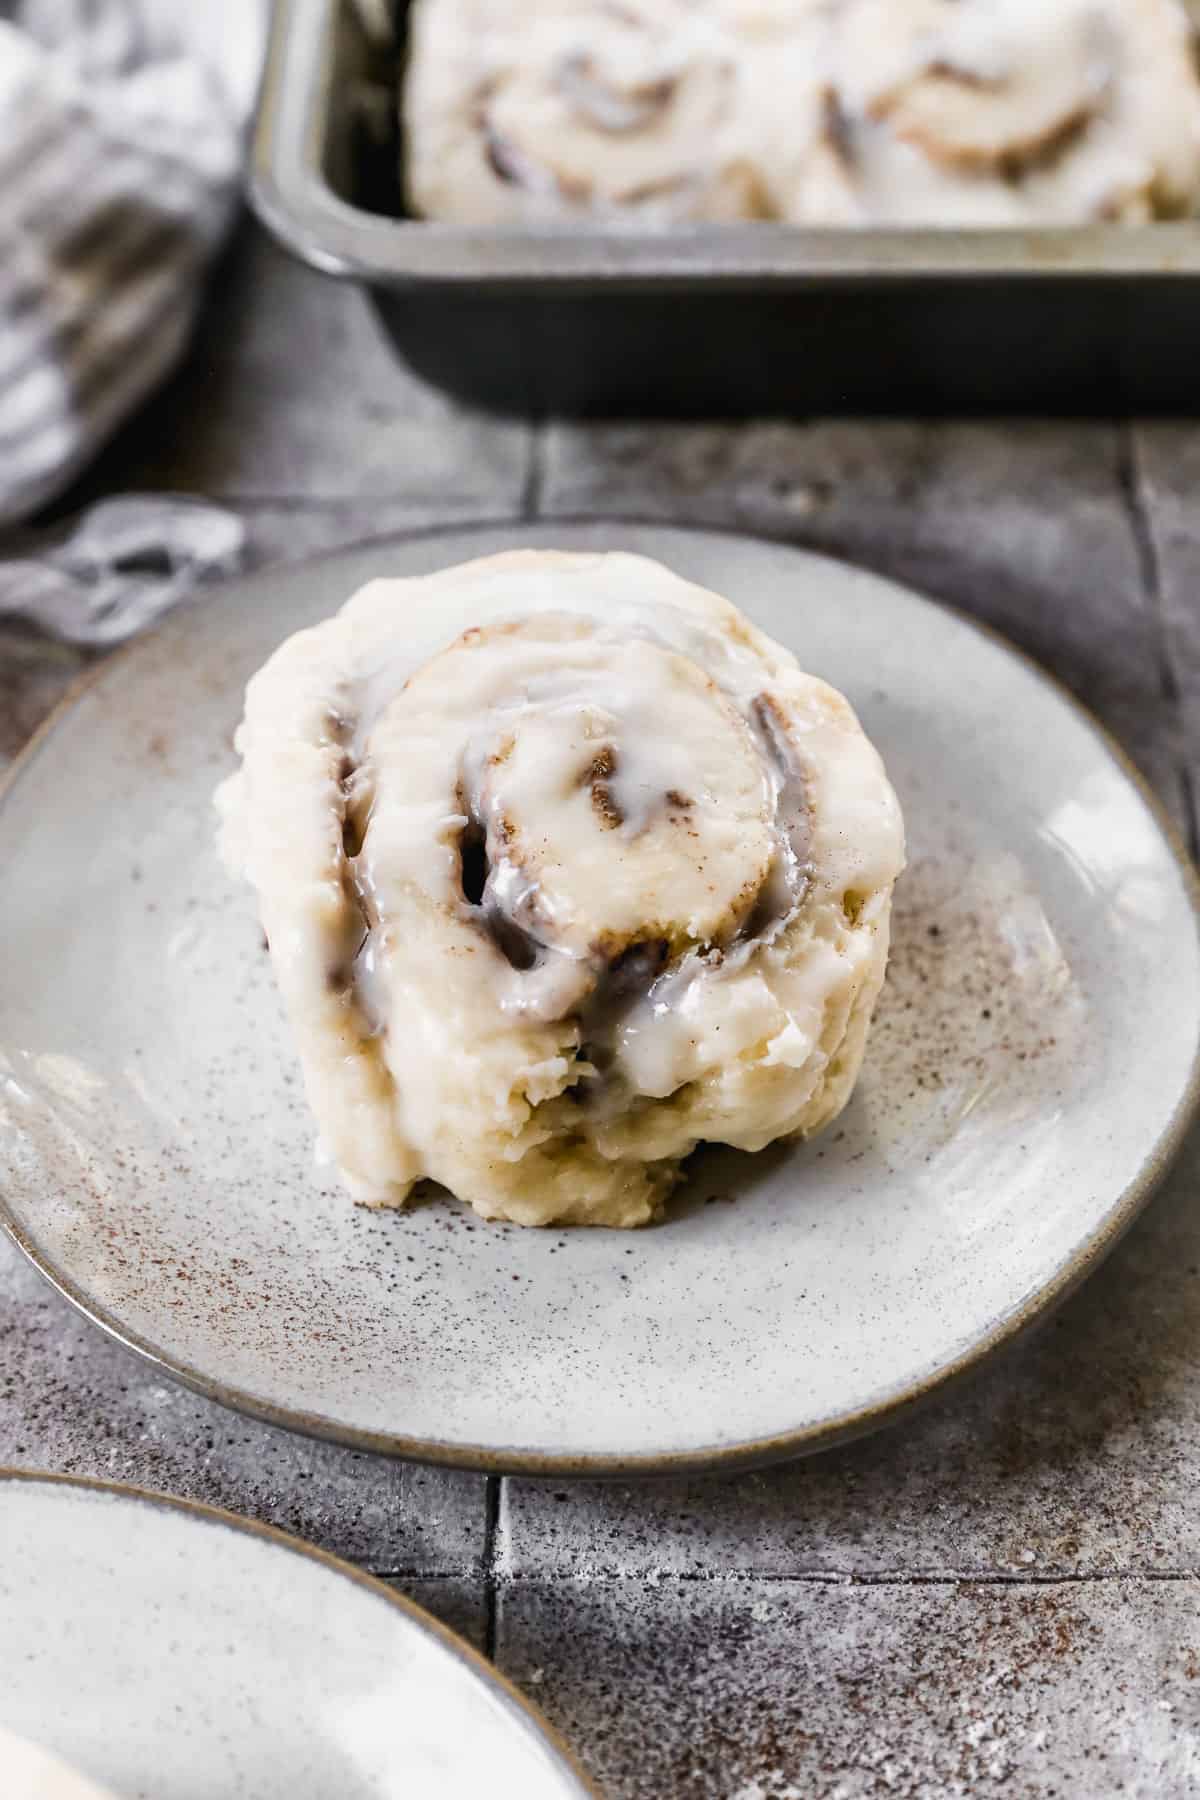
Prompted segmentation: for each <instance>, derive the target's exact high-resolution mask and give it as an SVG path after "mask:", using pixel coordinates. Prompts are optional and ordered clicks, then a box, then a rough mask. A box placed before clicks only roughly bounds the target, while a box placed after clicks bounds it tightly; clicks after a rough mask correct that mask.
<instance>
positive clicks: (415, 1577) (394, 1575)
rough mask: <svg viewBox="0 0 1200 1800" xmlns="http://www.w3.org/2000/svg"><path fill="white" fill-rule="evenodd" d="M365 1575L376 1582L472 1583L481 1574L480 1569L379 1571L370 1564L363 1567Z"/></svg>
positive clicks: (392, 1569)
mask: <svg viewBox="0 0 1200 1800" xmlns="http://www.w3.org/2000/svg"><path fill="white" fill-rule="evenodd" d="M362 1568H363V1572H364V1574H367V1575H370V1576H372V1577H373V1578H374V1580H376V1581H470V1580H472V1579H473V1578H475V1577H477V1576H478V1574H479V1570H478V1568H465V1569H395V1568H381V1569H377V1568H375V1567H373V1565H372V1564H370V1563H364V1564H363V1565H362Z"/></svg>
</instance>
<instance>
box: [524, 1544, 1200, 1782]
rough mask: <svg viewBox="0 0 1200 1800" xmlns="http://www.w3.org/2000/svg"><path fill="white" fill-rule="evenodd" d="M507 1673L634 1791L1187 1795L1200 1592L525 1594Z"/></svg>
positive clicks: (804, 1589)
mask: <svg viewBox="0 0 1200 1800" xmlns="http://www.w3.org/2000/svg"><path fill="white" fill-rule="evenodd" d="M500 1608H501V1613H500V1616H501V1639H500V1643H501V1649H500V1661H501V1666H502V1667H503V1668H504V1669H505V1671H506V1673H508V1674H509V1675H510V1676H512V1678H513V1679H514V1680H515V1681H516V1682H517V1683H518V1684H519V1685H520V1686H522V1687H523V1688H524V1689H525V1691H526V1693H528V1694H529V1695H530V1696H531V1697H532V1698H534V1699H536V1701H537V1702H538V1704H539V1705H540V1706H542V1707H543V1708H544V1710H545V1711H546V1713H547V1714H548V1716H549V1718H550V1719H551V1720H552V1722H553V1723H554V1724H555V1725H557V1726H558V1727H559V1729H560V1730H561V1731H562V1732H563V1733H564V1734H565V1735H566V1737H567V1739H568V1740H569V1741H570V1742H571V1743H572V1744H573V1745H574V1746H575V1749H576V1751H577V1752H578V1753H579V1754H580V1755H581V1757H582V1758H583V1760H584V1761H585V1763H586V1765H587V1766H588V1767H589V1769H590V1771H591V1773H592V1774H593V1775H594V1777H595V1778H596V1780H597V1781H598V1783H599V1785H600V1788H601V1790H602V1792H604V1793H606V1794H608V1795H609V1796H613V1797H616V1796H621V1797H622V1800H663V1797H664V1796H667V1795H669V1796H670V1797H671V1800H884V1797H885V1796H886V1797H887V1800H991V1797H992V1796H995V1797H996V1800H1016V1797H1018V1796H1019V1800H1106V1797H1108V1796H1115V1795H1121V1796H1123V1800H1187V1797H1188V1796H1191V1795H1193V1794H1195V1792H1196V1789H1197V1782H1198V1780H1200V1762H1198V1756H1200V1751H1198V1749H1197V1745H1198V1741H1200V1740H1198V1738H1197V1732H1198V1731H1200V1609H1198V1606H1197V1589H1196V1585H1195V1583H1194V1582H1191V1581H1183V1582H1169V1581H1159V1582H1135V1581H1128V1582H1126V1581H1097V1582H1066V1583H1036V1584H1035V1583H1016V1584H1009V1583H997V1584H985V1583H971V1582H964V1583H956V1584H950V1583H941V1582H934V1583H916V1584H913V1583H895V1584H882V1585H865V1586H864V1585H857V1584H848V1583H828V1582H800V1581H779V1582H767V1581H754V1580H750V1581H730V1580H724V1581H723V1580H712V1581H695V1582H687V1581H680V1580H676V1579H664V1580H662V1581H660V1582H659V1583H657V1584H647V1583H645V1582H643V1581H640V1580H631V1579H625V1580H620V1579H618V1580H613V1581H604V1580H596V1581H587V1580H581V1579H576V1580H569V1579H564V1580H562V1581H554V1582H551V1581H521V1582H515V1583H513V1584H512V1585H511V1586H509V1587H506V1588H505V1589H503V1590H502V1593H501V1597H500Z"/></svg>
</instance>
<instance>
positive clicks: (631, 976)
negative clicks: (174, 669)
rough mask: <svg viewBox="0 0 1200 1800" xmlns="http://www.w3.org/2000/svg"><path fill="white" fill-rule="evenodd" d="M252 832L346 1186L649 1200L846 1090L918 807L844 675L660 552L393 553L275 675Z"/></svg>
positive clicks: (551, 1216) (241, 792)
mask: <svg viewBox="0 0 1200 1800" xmlns="http://www.w3.org/2000/svg"><path fill="white" fill-rule="evenodd" d="M237 744H238V748H239V750H240V752H241V756H242V766H241V769H240V772H239V773H238V774H236V775H235V776H233V777H232V778H231V779H230V780H229V781H228V782H227V783H226V784H225V785H224V786H223V788H222V789H221V790H220V791H219V794H218V805H219V808H220V811H221V813H222V816H223V826H222V843H223V848H224V853H225V857H226V860H227V861H228V862H229V864H230V865H231V867H233V868H234V869H235V870H236V871H238V872H240V873H243V874H245V875H246V876H247V877H248V878H249V880H250V882H251V883H252V884H253V886H254V887H255V888H256V890H257V893H258V900H259V906H260V910H261V917H262V922H263V925H264V928H265V930H266V933H267V936H268V939H269V943H270V948H271V956H272V960H273V963H274V967H275V971H276V974H277V977H278V980H279V984H280V986H281V989H282V992H283V996H284V999H285V1001H286V1004H287V1007H288V1011H289V1014H290V1017H291V1020H292V1024H293V1027H294V1029H295V1033H296V1037H297V1041H298V1044H299V1049H300V1055H301V1060H302V1062H303V1065H304V1071H305V1076H306V1081H307V1088H308V1094H309V1098H310V1101H311V1103H312V1107H313V1110H314V1112H315V1114H316V1116H317V1121H318V1124H319V1127H320V1131H321V1135H322V1137H323V1139H324V1141H325V1143H326V1145H327V1147H328V1149H329V1152H330V1154H331V1155H332V1156H333V1158H334V1159H335V1160H336V1162H337V1163H338V1165H339V1166H340V1168H341V1170H342V1171H343V1173H344V1175H345V1177H346V1180H347V1183H348V1185H349V1187H350V1189H351V1191H352V1192H353V1193H354V1194H355V1195H356V1196H357V1197H358V1198H360V1199H363V1200H366V1201H368V1202H371V1203H375V1204H399V1203H401V1202H402V1201H403V1200H404V1198H405V1197H406V1195H407V1194H408V1192H409V1190H410V1189H411V1187H412V1185H413V1183H414V1182H416V1181H417V1180H419V1179H420V1178H422V1177H431V1178H433V1179H434V1180H436V1181H439V1182H441V1183H443V1184H444V1185H445V1186H446V1187H448V1188H449V1189H451V1190H452V1192H454V1193H455V1194H457V1195H458V1196H459V1197H460V1198H461V1199H463V1200H466V1201H468V1202H469V1203H470V1204H471V1205H472V1206H473V1207H474V1208H475V1209H476V1211H477V1212H479V1213H481V1214H483V1215H484V1216H486V1217H489V1218H491V1217H499V1218H506V1219H511V1220H515V1221H517V1222H518V1223H521V1224H538V1225H541V1224H550V1223H552V1222H571V1223H578V1224H605V1225H640V1224H643V1223H645V1222H646V1221H648V1220H650V1219H652V1218H654V1217H655V1215H656V1214H657V1213H658V1212H659V1210H660V1208H661V1205H662V1202H663V1199H664V1197H665V1195H666V1194H667V1193H668V1191H669V1190H670V1188H671V1186H672V1184H673V1183H674V1182H675V1180H676V1179H677V1177H678V1174H679V1168H680V1164H681V1162H682V1160H683V1159H684V1158H685V1157H686V1156H687V1155H688V1154H689V1152H690V1151H691V1150H692V1149H693V1148H694V1147H695V1146H696V1144H697V1143H699V1142H700V1141H701V1140H717V1141H719V1142H721V1143H726V1144H733V1145H736V1146H739V1147H741V1148H743V1149H746V1150H756V1149H760V1148H762V1147H763V1146H764V1145H766V1144H768V1143H770V1142H771V1141H772V1140H774V1139H776V1138H779V1137H784V1136H790V1135H794V1134H807V1133H810V1132H813V1131H816V1130H818V1129H819V1128H820V1127H821V1126H823V1125H825V1124H827V1123H828V1122H829V1120H830V1119H832V1118H833V1117H834V1116H835V1115H836V1114H837V1113H838V1111H839V1110H840V1109H841V1108H842V1107H843V1106H844V1105H845V1103H846V1100H847V1099H848V1097H849V1095H850V1091H851V1089H852V1087H853V1085H854V1081H855V1078H856V1075H857V1073H858V1068H859V1064H860V1062H861V1059H862V1055H863V1048H864V1044H865V1041H866V1034H867V1028H868V1025H869V1022H870V1018H871V1012H872V1008H873V1006H874V1004H875V999H876V996H877V994H878V992H879V988H880V985H881V983H882V981H883V975H884V968H885V964H886V960H887V948H888V922H889V914H890V905H891V890H892V884H893V882H894V880H895V878H896V876H897V875H898V873H899V871H900V869H901V866H902V864H903V828H902V823H901V818H900V812H899V808H898V806H897V802H896V799H895V796H894V794H893V792H892V789H891V787H890V786H889V784H888V781H887V777H886V775H885V774H884V771H883V767H882V765H881V763H880V760H879V758H878V756H877V755H876V753H875V751H874V750H873V748H872V747H871V745H870V743H869V742H868V741H867V739H866V737H865V736H864V734H863V732H862V730H861V728H860V726H859V724H858V722H857V720H856V719H855V716H854V714H853V712H852V711H851V709H850V707H849V705H848V704H847V703H846V701H845V700H844V699H842V697H841V696H840V695H839V694H837V693H835V692H834V690H833V689H832V688H830V687H827V686H826V685H825V684H824V683H823V682H821V681H819V680H817V679H815V678H814V677H813V676H811V675H807V674H804V673H803V672H802V671H801V669H800V668H799V667H798V666H797V663H796V661H795V659H794V657H792V656H791V655H790V653H789V652H788V651H786V650H784V649H782V648H781V647H780V646H779V645H778V644H776V643H773V642H772V641H771V640H770V639H768V638H766V637H764V636H763V635H762V633H761V632H759V631H757V630H756V629H755V628H754V627H753V626H752V625H751V624H750V623H749V622H748V620H746V619H745V618H744V617H743V616H742V614H741V613H739V612H738V611H737V609H736V608H735V607H733V606H732V605H730V604H729V603H728V602H727V601H725V600H723V599H721V598H719V597H718V596H717V595H716V594H711V593H708V592H706V591H705V590H703V589H701V588H698V587H695V586H693V585H691V584H690V583H688V582H685V581H683V580H681V579H680V578H679V577H677V576H675V575H673V574H672V573H670V571H668V570H667V569H665V568H663V567H662V566H661V565H659V564H657V563H654V562H650V561H647V560H645V559H643V558H641V557H636V556H628V555H620V554H611V555H565V554H555V553H549V552H533V551H521V552H514V553H510V554H505V555H500V556H493V557H488V558H485V559H483V560H481V561H478V562H473V563H468V564H465V565H463V566H461V567H458V568H453V569H447V570H444V571H442V572H441V573H439V574H436V575H430V576H425V577H421V578H418V579H411V580H403V581H376V582H373V583H371V584H370V585H369V586H368V587H366V588H364V589H363V590H362V591H361V592H360V593H358V594H357V595H355V596H354V598H353V599H352V600H350V601H349V602H348V604H347V605H346V606H345V607H344V608H343V609H342V611H341V612H340V613H339V614H338V615H337V616H336V617H335V618H333V619H330V620H329V621H327V622H326V623H325V624H323V625H321V626H319V627H317V628H316V629H315V630H310V631H304V632H301V633H299V634H298V635H297V636H295V637H293V638H291V639H289V640H288V642H287V643H285V644H284V645H283V646H282V647H281V648H280V649H279V650H278V651H277V652H276V653H275V655H274V656H273V657H272V658H271V659H270V661H269V662H268V663H267V664H266V666H265V667H264V668H263V669H262V670H261V671H260V672H259V674H258V675H256V676H255V677H254V679H253V680H252V681H251V683H250V685H249V688H248V690H247V695H246V712H245V719H244V721H243V723H242V725H241V727H240V729H239V732H238V738H237Z"/></svg>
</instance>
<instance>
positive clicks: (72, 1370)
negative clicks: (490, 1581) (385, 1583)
mask: <svg viewBox="0 0 1200 1800" xmlns="http://www.w3.org/2000/svg"><path fill="white" fill-rule="evenodd" d="M6 1466H7V1467H15V1468H23V1469H50V1470H57V1471H61V1472H63V1473H65V1474H70V1475H88V1476H96V1477H100V1478H102V1479H104V1480H106V1481H127V1482H132V1483H133V1484H134V1485H135V1486H137V1487H146V1488H153V1489H157V1490H159V1491H161V1492H163V1493H169V1494H179V1495H182V1496H183V1497H184V1498H185V1499H189V1500H204V1501H207V1502H208V1503H209V1504H211V1505H213V1506H224V1507H227V1508H229V1509H230V1510H231V1511H233V1512H240V1513H246V1514H248V1515H249V1516H250V1517H252V1518H256V1519H262V1520H265V1521H266V1523H267V1524H270V1525H278V1526H280V1527H281V1528H282V1529H283V1530H285V1531H293V1532H296V1533H297V1534H298V1535H299V1536H300V1537H303V1538H307V1539H308V1540H309V1541H310V1542H312V1543H316V1544H320V1545H321V1546H322V1547H323V1548H325V1549H327V1550H333V1551H335V1552H336V1553H337V1554H338V1555H340V1556H347V1557H351V1558H352V1559H353V1560H354V1561H356V1562H359V1563H362V1564H363V1565H364V1566H365V1567H367V1568H371V1569H375V1570H378V1571H381V1572H390V1571H403V1572H404V1573H405V1574H406V1575H435V1574H437V1575H441V1574H449V1575H456V1576H461V1575H463V1574H464V1573H468V1572H470V1571H472V1570H474V1569H476V1568H477V1567H478V1565H479V1562H480V1558H481V1556H482V1552H483V1543H484V1495H485V1483H484V1480H483V1478H482V1477H481V1476H475V1475H461V1474H457V1473H452V1472H449V1471H444V1470H438V1469H420V1468H416V1467H408V1466H406V1465H404V1464H402V1463H395V1462H388V1461H386V1460H384V1459H383V1458H380V1457H372V1456H362V1455H359V1454H357V1453H355V1452H353V1451H349V1450H342V1449H339V1448H338V1447H337V1446H336V1445H332V1444H321V1443H316V1442H314V1441H313V1440H311V1439H309V1438H302V1437H297V1436H294V1435H293V1434H291V1433H290V1432H286V1431H279V1430H276V1429H275V1428H274V1427H272V1426H268V1425H260V1424H258V1423H256V1422H255V1421H254V1420H252V1419H244V1418H241V1417H239V1416H238V1415H237V1414H236V1413H231V1412H228V1411H226V1409H225V1408H224V1407H220V1406H216V1405H214V1404H213V1403H212V1402H211V1401H209V1400H204V1399H201V1398H200V1397H199V1396H198V1395H196V1394H192V1393H189V1392H188V1390H187V1389H186V1388H182V1387H180V1386H179V1385H178V1383H177V1382H175V1381H172V1380H170V1379H169V1378H168V1377H166V1376H163V1375H159V1374H158V1373H157V1372H156V1371H155V1370H154V1369H152V1368H151V1367H150V1366H149V1365H148V1364H146V1363H145V1362H143V1361H142V1360H141V1359H140V1358H138V1357H135V1356H134V1355H132V1354H131V1353H130V1352H129V1351H127V1350H123V1349H121V1348H120V1346H118V1345H117V1344H115V1343H113V1342H111V1340H109V1339H108V1338H106V1337H105V1336H104V1335H103V1334H102V1333H101V1332H100V1331H98V1330H97V1329H96V1327H95V1326H93V1325H90V1324H89V1323H88V1322H87V1320H85V1319H84V1318H82V1317H81V1315H80V1314H78V1313H77V1312H76V1311H75V1310H74V1308H73V1307H71V1306H69V1305H68V1303H67V1302H66V1301H65V1300H63V1299H62V1298H61V1297H60V1296H59V1295H58V1294H56V1293H55V1292H54V1291H53V1289H51V1288H50V1286H49V1285H48V1284H47V1283H46V1282H45V1281H43V1280H42V1278H41V1276H39V1275H38V1274H37V1273H36V1271H35V1270H34V1269H33V1268H32V1267H31V1266H30V1265H29V1264H28V1263H27V1262H26V1261H25V1259H24V1257H23V1256H22V1255H21V1253H20V1252H19V1251H18V1250H17V1249H16V1248H15V1247H14V1245H13V1244H12V1243H10V1241H9V1240H8V1239H7V1238H6V1237H3V1236H0V1468H2V1467H6Z"/></svg>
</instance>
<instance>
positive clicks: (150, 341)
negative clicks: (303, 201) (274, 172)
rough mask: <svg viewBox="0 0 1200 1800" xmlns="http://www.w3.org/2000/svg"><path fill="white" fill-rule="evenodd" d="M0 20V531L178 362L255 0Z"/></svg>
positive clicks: (96, 1) (167, 3)
mask: <svg viewBox="0 0 1200 1800" xmlns="http://www.w3.org/2000/svg"><path fill="white" fill-rule="evenodd" d="M6 14H7V16H6V18H4V19H0V524H6V523H9V522H11V521H12V520H14V519H19V518H22V517H25V516H26V515H27V514H29V513H30V512H32V511H33V510H34V509H35V508H37V507H38V506H40V505H42V504H43V503H44V502H45V501H47V500H48V499H50V498H51V497H52V496H53V495H54V494H55V493H57V492H58V491H60V490H61V489H62V488H63V487H65V486H66V485H67V483H68V482H69V481H70V479H71V478H72V476H73V475H75V474H77V473H78V471H79V469H80V468H81V467H82V466H83V464H84V463H85V462H86V461H87V460H88V459H89V457H90V456H91V455H92V454H93V452H94V451H95V450H96V449H97V447H98V446H99V445H100V444H101V443H102V442H103V441H104V439H105V438H106V437H107V436H108V435H109V433H110V432H111V431H112V430H113V429H114V428H115V427H116V425H117V424H118V423H119V422H120V421H121V420H122V419H123V418H124V417H125V416H126V415H127V414H128V412H129V411H130V410H131V408H132V407H133V406H134V405H135V404H136V403H137V402H138V401H139V400H140V399H141V398H142V397H143V396H144V395H145V394H146V393H147V391H148V390H149V389H150V388H151V387H152V386H153V384H154V383H155V382H156V381H158V380H159V379H160V377H161V376H162V375H163V374H164V373H165V371H166V370H167V369H168V368H169V366H170V365H171V363H172V362H173V361H174V359H175V357H176V356H177V355H178V353H179V350H180V348H181V347H182V345H183V343H184V340H185V338H186V335H187V331H188V327H189V325H190V324H191V321H192V316H193V313H194V310H195V307H196V303H197V300H198V297H199V289H200V278H201V275H202V273H203V270H204V267H205V265H206V263H207V261H208V260H209V258H210V257H211V255H212V253H213V251H214V250H215V248H216V246H217V244H218V243H219V241H220V238H221V235H222V233H223V231H224V230H225V227H226V225H227V224H228V222H229V219H230V216H231V213H232V210H233V206H234V203H235V197H236V194H237V190H238V183H239V178H240V173H241V167H242V156H243V141H244V132H245V126H246V121H247V119H248V117H249V113H250V109H251V107H252V105H253V99H254V90H255V86H256V83H257V79H258V70H259V64H260V60H261V55H262V40H263V25H264V20H265V8H264V5H263V4H262V0H19V3H18V4H17V5H15V6H11V5H10V6H9V7H8V8H7V9H6Z"/></svg>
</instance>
